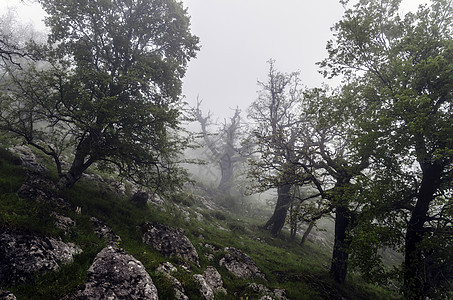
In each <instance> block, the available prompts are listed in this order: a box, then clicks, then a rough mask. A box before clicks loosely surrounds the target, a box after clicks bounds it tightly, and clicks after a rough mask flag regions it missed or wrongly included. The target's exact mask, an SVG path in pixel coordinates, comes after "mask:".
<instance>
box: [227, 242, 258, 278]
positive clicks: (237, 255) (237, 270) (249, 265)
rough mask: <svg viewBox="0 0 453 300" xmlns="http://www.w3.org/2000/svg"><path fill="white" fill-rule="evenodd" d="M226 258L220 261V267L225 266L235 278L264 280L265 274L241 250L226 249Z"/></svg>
mask: <svg viewBox="0 0 453 300" xmlns="http://www.w3.org/2000/svg"><path fill="white" fill-rule="evenodd" d="M225 251H226V252H227V253H226V254H225V256H224V257H223V258H222V259H221V260H220V261H219V264H220V266H224V267H225V268H226V269H227V270H228V271H230V272H231V273H233V274H234V275H235V276H237V277H239V278H244V279H251V278H262V279H265V276H264V273H263V272H262V271H261V270H260V269H259V268H258V267H257V266H256V264H255V263H254V262H253V260H252V259H251V258H250V256H248V255H247V254H245V253H244V252H242V251H241V250H239V249H236V248H233V247H226V248H225Z"/></svg>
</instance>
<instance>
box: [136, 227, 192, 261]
mask: <svg viewBox="0 0 453 300" xmlns="http://www.w3.org/2000/svg"><path fill="white" fill-rule="evenodd" d="M144 230H145V232H144V234H143V242H144V243H145V244H148V245H150V246H152V247H153V248H154V249H155V250H157V251H159V252H160V253H162V254H163V255H164V256H167V257H169V256H179V257H181V258H183V259H185V260H187V261H190V262H193V263H195V264H196V265H197V266H199V258H198V253H197V251H196V250H195V247H194V246H193V245H192V243H191V242H190V240H189V239H188V238H187V237H186V236H185V235H184V231H183V230H182V229H179V228H174V227H170V226H167V225H164V224H159V223H153V222H147V223H146V224H145V225H144Z"/></svg>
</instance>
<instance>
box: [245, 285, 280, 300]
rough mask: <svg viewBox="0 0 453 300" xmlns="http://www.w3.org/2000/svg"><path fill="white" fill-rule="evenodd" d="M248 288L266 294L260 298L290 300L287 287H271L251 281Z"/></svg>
mask: <svg viewBox="0 0 453 300" xmlns="http://www.w3.org/2000/svg"><path fill="white" fill-rule="evenodd" d="M247 289H248V290H249V291H251V292H253V293H257V294H264V295H265V296H263V297H262V298H261V299H260V300H264V299H278V300H289V298H288V297H287V293H286V290H285V289H270V288H268V287H267V286H265V285H263V284H256V283H251V284H249V285H248V286H247Z"/></svg>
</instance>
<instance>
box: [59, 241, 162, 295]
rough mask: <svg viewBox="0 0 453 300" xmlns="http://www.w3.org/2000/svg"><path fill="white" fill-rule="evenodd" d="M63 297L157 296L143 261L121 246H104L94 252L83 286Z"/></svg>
mask: <svg viewBox="0 0 453 300" xmlns="http://www.w3.org/2000/svg"><path fill="white" fill-rule="evenodd" d="M64 299H137V300H138V299H140V300H142V299H143V300H148V299H149V300H157V299H159V298H158V294H157V289H156V287H155V285H154V283H153V281H152V279H151V277H150V276H149V274H148V273H147V272H146V270H145V267H144V266H143V264H142V263H141V262H140V261H138V260H137V259H135V258H134V257H133V256H132V255H129V254H127V253H126V252H125V251H124V250H122V249H119V248H115V247H112V246H108V247H106V248H104V249H102V250H101V251H100V252H99V253H98V254H97V255H96V258H95V259H94V262H93V264H92V265H91V266H90V268H89V270H88V280H87V283H86V284H85V286H84V287H83V288H82V289H81V290H78V291H76V292H75V293H74V294H71V295H68V296H66V297H65V298H64Z"/></svg>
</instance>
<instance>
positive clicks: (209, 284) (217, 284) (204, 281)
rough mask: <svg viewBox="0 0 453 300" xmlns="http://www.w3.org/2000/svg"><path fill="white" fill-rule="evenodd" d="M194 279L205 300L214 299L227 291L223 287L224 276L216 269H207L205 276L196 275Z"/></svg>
mask: <svg viewBox="0 0 453 300" xmlns="http://www.w3.org/2000/svg"><path fill="white" fill-rule="evenodd" d="M193 278H194V279H195V280H196V281H197V282H198V286H199V288H200V293H201V296H202V298H203V299H204V300H212V299H214V294H216V293H219V292H221V293H224V294H226V293H227V291H226V290H225V288H224V287H223V281H222V276H220V274H219V272H217V270H216V268H214V267H207V268H206V270H205V271H204V273H203V275H200V274H195V275H193Z"/></svg>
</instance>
